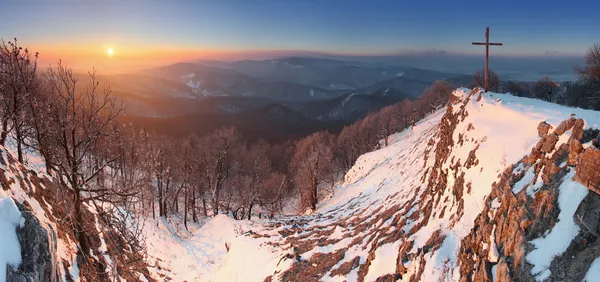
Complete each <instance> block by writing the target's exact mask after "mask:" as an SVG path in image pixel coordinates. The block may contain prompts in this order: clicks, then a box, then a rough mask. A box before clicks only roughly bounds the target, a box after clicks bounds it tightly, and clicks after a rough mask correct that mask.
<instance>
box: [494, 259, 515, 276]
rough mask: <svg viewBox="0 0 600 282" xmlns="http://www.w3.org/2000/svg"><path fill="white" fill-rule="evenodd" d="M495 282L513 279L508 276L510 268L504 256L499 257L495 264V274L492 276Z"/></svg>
mask: <svg viewBox="0 0 600 282" xmlns="http://www.w3.org/2000/svg"><path fill="white" fill-rule="evenodd" d="M494 281H496V282H510V281H513V280H512V279H511V278H510V269H509V268H508V264H507V263H506V257H501V258H500V260H499V261H498V264H497V265H496V276H495V277H494Z"/></svg>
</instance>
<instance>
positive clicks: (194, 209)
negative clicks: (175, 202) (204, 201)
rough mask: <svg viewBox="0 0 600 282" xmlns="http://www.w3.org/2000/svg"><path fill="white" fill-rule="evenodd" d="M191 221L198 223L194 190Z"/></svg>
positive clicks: (193, 192) (193, 191) (194, 190)
mask: <svg viewBox="0 0 600 282" xmlns="http://www.w3.org/2000/svg"><path fill="white" fill-rule="evenodd" d="M192 220H193V221H194V222H196V223H197V222H198V215H197V214H196V189H193V190H192Z"/></svg>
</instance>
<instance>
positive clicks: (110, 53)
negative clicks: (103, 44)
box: [106, 48, 114, 57]
mask: <svg viewBox="0 0 600 282" xmlns="http://www.w3.org/2000/svg"><path fill="white" fill-rule="evenodd" d="M106 53H107V54H108V56H109V57H112V55H113V53H114V51H113V49H112V48H108V49H107V50H106Z"/></svg>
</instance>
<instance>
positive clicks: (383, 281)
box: [375, 273, 402, 282]
mask: <svg viewBox="0 0 600 282" xmlns="http://www.w3.org/2000/svg"><path fill="white" fill-rule="evenodd" d="M401 279H402V275H400V274H398V273H395V274H386V275H383V276H381V277H379V278H377V280H375V282H395V281H398V280H401Z"/></svg>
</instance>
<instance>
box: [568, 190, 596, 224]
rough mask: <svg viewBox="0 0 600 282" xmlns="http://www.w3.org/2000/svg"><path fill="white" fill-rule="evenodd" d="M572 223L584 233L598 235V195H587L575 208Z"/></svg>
mask: <svg viewBox="0 0 600 282" xmlns="http://www.w3.org/2000/svg"><path fill="white" fill-rule="evenodd" d="M573 221H575V222H576V223H577V225H579V227H581V228H582V229H583V230H585V231H586V232H589V233H592V234H600V195H598V194H596V193H588V194H587V196H585V198H584V199H583V201H581V204H579V207H577V211H576V212H575V214H574V215H573Z"/></svg>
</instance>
